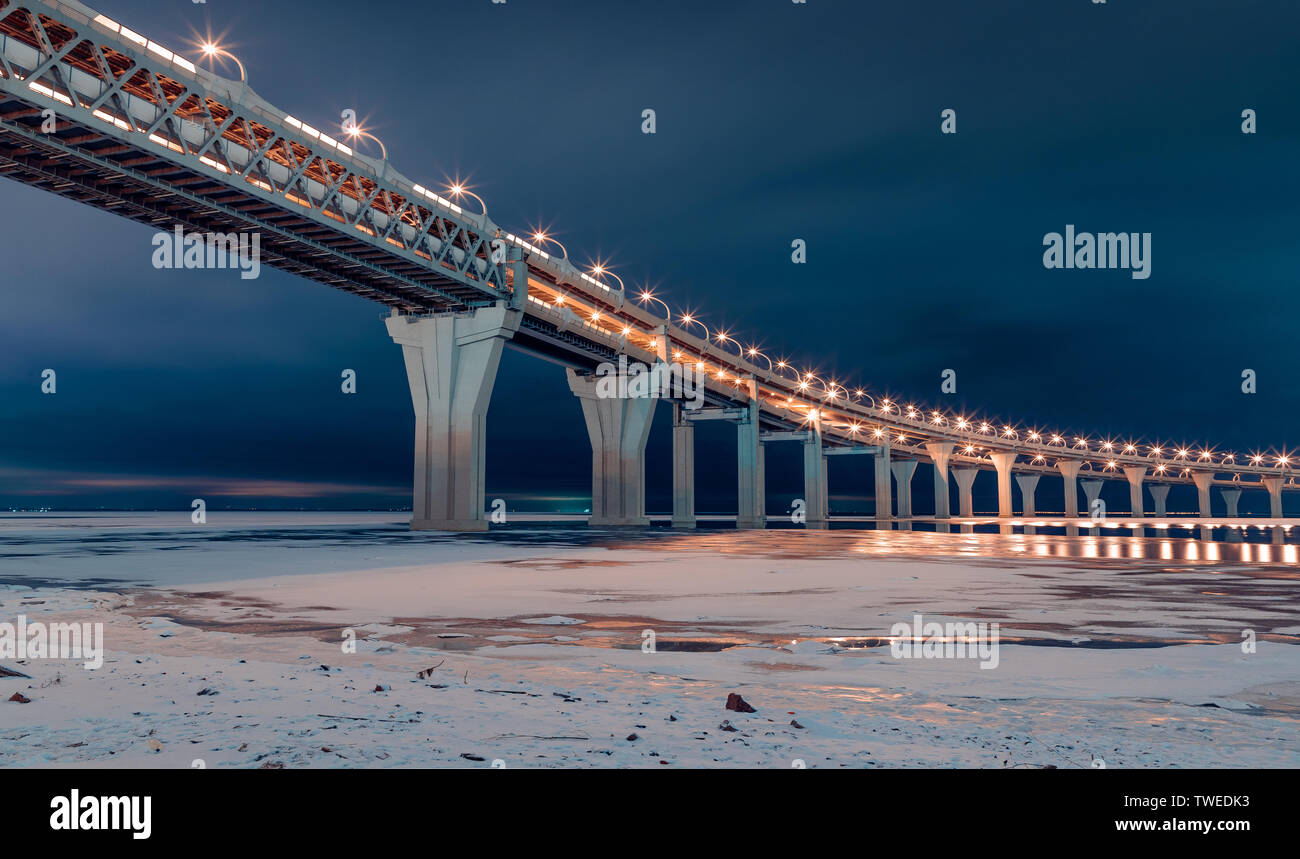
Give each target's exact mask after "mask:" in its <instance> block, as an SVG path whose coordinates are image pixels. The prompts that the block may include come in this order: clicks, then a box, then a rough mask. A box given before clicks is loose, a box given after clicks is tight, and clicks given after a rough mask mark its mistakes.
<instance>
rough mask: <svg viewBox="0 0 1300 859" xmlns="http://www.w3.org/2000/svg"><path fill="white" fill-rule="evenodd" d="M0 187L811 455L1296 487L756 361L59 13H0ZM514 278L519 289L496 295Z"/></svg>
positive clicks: (1254, 464)
mask: <svg viewBox="0 0 1300 859" xmlns="http://www.w3.org/2000/svg"><path fill="white" fill-rule="evenodd" d="M162 105H165V107H160V106H162ZM51 108H52V109H54V111H55V112H56V115H57V116H58V118H59V128H58V130H57V131H55V132H54V133H51V134H44V133H42V132H41V130H40V128H41V121H42V111H44V110H47V109H51ZM0 174H3V175H6V176H8V177H10V178H13V179H16V180H17V181H21V182H24V183H25V184H29V185H33V186H35V187H39V188H42V189H44V190H47V191H51V192H52V193H56V194H60V195H61V196H65V197H69V198H71V199H74V200H77V201H79V202H82V203H86V204H88V205H93V206H96V207H97V208H100V209H104V210H106V211H110V212H113V213H115V214H119V215H122V216H124V217H128V218H131V219H132V220H135V221H139V222H141V223H146V224H149V225H151V226H153V227H156V228H158V229H171V228H172V227H174V226H175V225H178V224H179V225H181V226H183V227H184V228H185V229H186V230H188V231H197V232H227V233H229V232H238V231H252V230H256V231H258V232H260V233H261V247H262V261H263V262H266V263H267V264H269V265H272V266H274V267H276V268H280V269H283V270H285V271H288V272H292V273H294V274H297V275H300V276H302V277H306V278H309V279H312V280H315V281H317V282H320V283H323V284H326V285H328V286H332V287H335V288H337V289H342V290H345V291H348V292H351V293H354V294H356V295H360V296H362V297H364V298H367V299H370V300H372V301H376V302H378V303H380V304H384V305H386V306H388V307H391V308H395V309H397V310H399V311H401V312H404V313H413V314H425V313H434V312H448V311H453V312H454V311H458V310H469V309H473V308H475V307H481V306H487V305H491V304H494V303H496V302H498V301H508V302H513V303H514V304H515V305H516V306H519V305H523V306H522V308H521V309H523V311H524V315H523V320H522V323H521V326H520V329H519V331H518V333H517V334H516V335H515V337H514V338H513V340H512V341H511V345H512V346H514V347H515V348H518V349H522V350H525V351H528V352H531V353H534V354H537V355H540V356H542V357H544V358H546V359H549V360H551V361H554V362H556V363H559V364H562V365H564V366H569V367H574V368H577V369H580V370H586V371H590V370H592V369H594V368H595V367H596V366H598V365H599V364H600V363H602V362H606V361H612V360H617V357H618V356H619V355H626V356H627V358H628V360H629V361H640V362H643V363H653V362H655V361H656V359H657V358H658V357H664V358H671V359H673V360H678V361H681V362H683V363H690V362H695V363H700V364H703V365H704V368H705V370H706V372H707V384H706V399H707V400H708V401H709V402H710V403H711V404H714V405H721V406H738V405H743V404H745V403H746V402H747V401H748V394H747V393H746V391H745V390H744V386H745V385H746V384H747V380H748V379H749V378H750V377H753V379H754V380H755V382H756V386H757V391H758V397H759V399H760V403H761V410H760V415H761V417H760V421H761V426H762V428H763V429H766V430H772V431H777V432H788V431H799V430H801V429H805V428H807V426H808V425H809V424H810V423H811V422H814V421H816V422H819V423H820V429H821V432H822V436H823V444H824V445H826V446H827V447H829V448H831V449H834V448H841V449H843V448H846V447H847V448H852V447H862V446H867V445H872V444H876V443H878V442H879V441H880V440H881V439H882V437H883V438H886V439H888V443H889V444H890V446H891V448H892V451H894V452H895V453H903V454H904V455H905V456H911V457H915V458H919V459H926V460H932V459H933V457H932V456H931V455H930V454H929V452H928V451H927V450H926V447H925V445H926V444H927V443H931V442H951V443H953V444H954V445H955V446H956V447H955V449H954V450H953V452H952V457H951V464H953V465H959V464H965V465H975V466H979V467H983V468H989V467H992V465H993V463H992V461H991V459H990V455H991V454H995V453H1014V454H1016V457H1017V459H1016V461H1015V464H1014V467H1015V470H1016V471H1017V472H1024V473H1056V471H1057V469H1056V468H1055V467H1054V466H1055V463H1056V462H1058V461H1077V462H1079V463H1081V464H1082V472H1081V474H1088V475H1089V476H1092V477H1100V478H1119V477H1122V476H1123V469H1124V468H1125V467H1126V466H1130V467H1132V466H1141V467H1145V468H1150V469H1151V470H1152V474H1151V475H1150V476H1151V477H1154V478H1155V479H1156V480H1157V481H1158V482H1162V483H1188V484H1190V483H1193V480H1192V478H1191V474H1193V473H1200V474H1212V475H1213V482H1214V483H1216V484H1221V485H1232V486H1241V485H1242V484H1244V483H1249V484H1253V485H1256V486H1262V484H1261V483H1260V479H1261V478H1263V477H1284V478H1288V479H1286V480H1285V481H1284V482H1283V483H1284V485H1283V488H1285V489H1287V490H1295V489H1300V486H1297V485H1295V483H1294V480H1295V478H1294V476H1293V475H1292V473H1291V472H1290V468H1289V467H1290V465H1291V457H1289V456H1287V455H1286V454H1285V453H1281V454H1279V453H1277V452H1275V451H1274V452H1270V453H1269V454H1268V455H1267V456H1264V455H1262V454H1258V453H1257V454H1256V455H1255V456H1254V457H1253V458H1252V457H1246V456H1242V455H1236V454H1228V453H1219V452H1213V451H1210V450H1208V449H1204V448H1201V449H1191V448H1188V447H1186V446H1183V445H1163V444H1156V445H1153V444H1149V443H1146V442H1143V443H1140V444H1139V443H1138V442H1137V441H1126V442H1123V443H1121V442H1110V444H1112V446H1113V449H1112V450H1107V449H1103V448H1102V445H1103V444H1106V443H1108V442H1102V441H1097V440H1095V439H1089V438H1087V437H1082V436H1077V435H1075V434H1073V433H1071V434H1066V433H1052V432H1048V431H1042V432H1041V435H1039V436H1038V437H1037V438H1034V437H1031V433H1033V432H1034V431H1033V430H1029V429H1022V428H1020V427H1018V426H1016V425H1011V424H1007V423H1005V422H996V421H992V420H989V421H987V422H986V421H984V420H979V419H972V418H967V417H964V416H953V415H952V414H949V413H946V412H943V411H940V410H934V409H929V408H925V409H921V408H916V409H914V410H913V409H912V407H909V406H905V405H899V404H897V403H892V402H891V401H889V400H888V399H879V400H877V398H875V397H873V396H871V395H870V394H868V393H866V392H865V391H861V390H860V389H857V388H854V389H849V388H847V387H845V386H843V385H840V384H838V383H837V382H835V381H834V380H826V379H822V378H820V377H818V376H816V375H813V374H810V373H802V374H801V373H798V372H796V371H795V370H794V369H793V368H790V367H788V366H785V365H783V364H777V365H772V364H771V361H770V359H768V358H767V356H765V355H763V354H762V353H761V352H758V351H757V350H756V349H755V350H754V351H752V352H751V351H749V350H748V349H745V348H743V347H741V346H740V344H739V343H738V341H737V340H736V339H735V338H734V337H731V336H729V335H726V334H721V332H715V333H714V334H712V335H710V334H709V332H708V329H707V328H705V327H704V326H703V324H702V323H700V322H699V321H698V320H692V319H691V317H689V316H685V315H680V316H679V317H678V318H679V320H681V321H683V322H685V323H686V324H688V325H693V326H698V327H699V328H703V329H704V333H705V336H704V337H700V336H697V335H696V334H693V333H691V332H690V331H687V330H685V329H683V328H682V327H680V326H678V325H676V324H672V323H671V322H669V321H668V320H666V319H664V318H661V317H659V316H657V315H655V314H652V313H650V312H649V311H648V310H647V309H645V308H644V307H641V306H638V305H637V304H636V303H635V302H634V301H633V300H629V298H628V296H627V295H626V292H625V290H623V289H622V288H612V287H610V286H608V285H607V284H606V283H604V282H602V279H601V277H600V276H599V275H598V276H597V277H593V276H592V275H591V274H588V273H585V272H581V271H579V270H578V269H577V268H575V267H574V266H573V265H571V264H570V263H569V262H568V261H567V259H565V258H560V257H556V256H552V255H550V254H548V253H546V252H545V251H544V250H542V249H541V248H540V247H537V246H535V245H534V244H531V243H529V242H528V241H526V240H525V239H523V238H520V237H518V236H516V235H514V234H512V233H508V232H504V231H502V230H500V229H499V228H498V227H497V226H496V225H495V224H494V223H493V222H492V221H491V220H489V219H488V217H487V216H486V213H482V214H479V213H475V212H472V211H470V210H467V209H464V208H462V207H461V206H459V205H458V204H457V203H455V202H454V201H453V200H451V199H449V198H447V197H444V196H442V195H439V194H437V193H436V192H433V191H431V190H429V189H426V188H424V187H423V186H421V185H419V184H417V183H414V182H411V181H410V180H408V179H407V178H406V177H404V176H403V175H401V174H400V173H398V172H396V171H395V170H393V169H392V168H391V167H390V166H389V164H388V162H387V161H386V160H376V159H373V158H370V157H368V156H365V155H363V154H360V153H357V152H355V151H354V150H353V149H352V148H350V147H349V146H348V145H347V144H346V143H344V142H343V141H341V140H339V139H337V138H333V137H330V136H329V135H327V134H323V133H322V132H320V131H319V129H315V128H313V127H312V126H311V125H309V124H307V123H304V122H303V121H301V120H300V119H297V118H295V117H292V116H290V115H288V114H286V113H284V112H283V111H280V110H278V109H277V108H274V107H272V106H271V105H270V104H268V103H266V102H265V101H263V100H262V99H261V98H259V97H258V96H257V94H256V93H254V92H253V91H252V90H251V89H250V88H249V87H248V86H247V85H246V84H244V83H242V82H235V81H230V80H227V79H225V78H222V77H220V76H217V75H214V74H211V73H209V72H207V71H206V70H204V69H201V68H197V67H196V66H195V65H194V64H193V63H191V62H190V61H188V60H187V59H185V58H184V57H183V56H181V55H179V54H173V53H172V52H171V51H170V50H168V49H167V48H165V47H164V46H162V45H159V44H157V43H154V42H152V41H150V40H149V39H148V38H147V36H144V35H142V34H139V33H137V32H135V31H134V30H130V29H128V28H127V27H126V26H125V25H122V24H119V23H118V22H115V21H112V20H111V19H108V18H107V17H105V16H102V15H98V14H97V13H96V12H95V11H94V10H92V9H89V8H88V7H86V6H83V5H81V4H80V3H76V2H72V0H68V2H63V1H62V0H51V2H37V1H36V0H24V1H23V2H17V0H0ZM497 237H501V238H504V239H505V240H506V241H508V242H509V243H511V244H512V245H513V246H514V247H516V248H518V249H519V251H518V253H517V254H515V256H518V257H519V259H518V260H513V259H512V260H508V261H506V262H503V263H494V262H493V261H492V253H491V246H490V245H491V242H492V240H493V239H494V238H497ZM521 265H522V266H524V267H526V268H520V267H519V266H521ZM523 271H526V277H527V289H526V290H524V291H522V292H516V290H515V289H514V287H515V284H516V281H517V280H518V279H519V278H520V273H521V272H523ZM596 271H597V270H593V273H595V272H596ZM620 283H621V282H620ZM524 296H526V299H525V298H524ZM655 300H656V301H658V299H655ZM746 355H747V356H748V357H749V358H753V359H758V358H761V359H762V364H760V363H759V361H758V360H746V358H745V357H744V356H746ZM764 365H766V366H764ZM913 414H914V416H913ZM1054 438H1059V441H1053V439H1054ZM1126 449H1128V451H1129V452H1125V450H1126ZM1144 449H1145V451H1146V453H1143V450H1144ZM1180 451H1185V453H1182V454H1181V455H1180Z"/></svg>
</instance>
